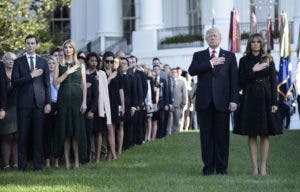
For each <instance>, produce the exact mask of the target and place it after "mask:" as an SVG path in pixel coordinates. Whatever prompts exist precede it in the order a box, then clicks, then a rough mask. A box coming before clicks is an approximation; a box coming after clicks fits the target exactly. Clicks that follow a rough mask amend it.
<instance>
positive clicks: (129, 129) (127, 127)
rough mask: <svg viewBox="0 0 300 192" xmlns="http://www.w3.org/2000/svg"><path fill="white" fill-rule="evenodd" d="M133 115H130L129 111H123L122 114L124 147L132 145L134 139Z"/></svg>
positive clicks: (127, 147)
mask: <svg viewBox="0 0 300 192" xmlns="http://www.w3.org/2000/svg"><path fill="white" fill-rule="evenodd" d="M133 120H134V117H131V115H130V111H127V112H125V114H124V144H123V146H124V149H125V150H126V149H129V148H130V147H132V146H134V139H133V136H134V134H133V132H134V129H133V125H134V122H133Z"/></svg>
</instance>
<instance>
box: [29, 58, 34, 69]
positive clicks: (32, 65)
mask: <svg viewBox="0 0 300 192" xmlns="http://www.w3.org/2000/svg"><path fill="white" fill-rule="evenodd" d="M29 58H30V71H33V70H34V63H33V57H32V56H30V57H29Z"/></svg>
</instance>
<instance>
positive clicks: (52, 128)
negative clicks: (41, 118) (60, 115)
mask: <svg viewBox="0 0 300 192" xmlns="http://www.w3.org/2000/svg"><path fill="white" fill-rule="evenodd" d="M56 115H57V104H56V103H51V112H50V113H49V114H45V123H44V125H45V126H44V127H45V128H44V139H43V142H44V144H43V146H44V158H45V159H50V157H51V156H52V155H53V147H54V137H55V133H56Z"/></svg>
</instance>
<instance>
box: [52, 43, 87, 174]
mask: <svg viewBox="0 0 300 192" xmlns="http://www.w3.org/2000/svg"><path fill="white" fill-rule="evenodd" d="M63 50H64V57H63V62H62V63H61V64H60V65H59V66H58V67H57V70H56V71H55V78H54V79H55V84H57V85H58V84H60V88H59V91H58V96H57V105H58V114H57V130H58V131H57V134H56V140H57V142H56V147H55V148H56V149H54V151H55V152H54V153H55V156H56V157H59V156H60V155H61V149H62V146H64V156H65V164H66V168H67V169H69V168H70V158H69V157H70V147H71V146H72V148H73V151H74V161H75V162H74V167H75V168H78V167H79V160H80V161H81V162H86V160H87V141H86V131H85V126H84V116H83V114H84V113H85V111H86V92H87V88H86V73H85V66H84V65H83V64H81V63H79V61H78V60H77V58H76V48H75V44H74V42H73V41H72V40H70V39H69V40H67V41H65V42H64V44H63Z"/></svg>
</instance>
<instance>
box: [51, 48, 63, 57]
mask: <svg viewBox="0 0 300 192" xmlns="http://www.w3.org/2000/svg"><path fill="white" fill-rule="evenodd" d="M61 51H62V48H60V47H56V48H55V49H54V50H53V51H51V55H53V54H54V53H55V52H61Z"/></svg>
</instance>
